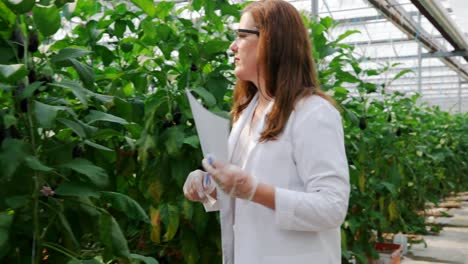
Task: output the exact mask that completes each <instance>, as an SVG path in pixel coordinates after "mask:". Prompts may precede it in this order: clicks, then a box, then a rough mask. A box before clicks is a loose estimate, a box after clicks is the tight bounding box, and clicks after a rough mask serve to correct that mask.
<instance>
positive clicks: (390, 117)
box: [387, 114, 392, 123]
mask: <svg viewBox="0 0 468 264" xmlns="http://www.w3.org/2000/svg"><path fill="white" fill-rule="evenodd" d="M387 122H388V123H390V122H392V114H388V117H387Z"/></svg>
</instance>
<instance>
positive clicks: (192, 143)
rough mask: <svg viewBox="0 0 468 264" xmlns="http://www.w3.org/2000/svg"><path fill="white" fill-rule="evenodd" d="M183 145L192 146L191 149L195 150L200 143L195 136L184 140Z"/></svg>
mask: <svg viewBox="0 0 468 264" xmlns="http://www.w3.org/2000/svg"><path fill="white" fill-rule="evenodd" d="M183 143H184V144H188V145H190V146H192V147H193V148H196V149H198V148H199V147H200V141H199V139H198V136H197V135H193V136H190V137H186V138H184V141H183Z"/></svg>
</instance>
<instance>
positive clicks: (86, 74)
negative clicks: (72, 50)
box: [69, 59, 94, 87]
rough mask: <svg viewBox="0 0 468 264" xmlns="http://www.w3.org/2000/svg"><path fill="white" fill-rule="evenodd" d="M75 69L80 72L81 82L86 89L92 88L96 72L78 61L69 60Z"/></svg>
mask: <svg viewBox="0 0 468 264" xmlns="http://www.w3.org/2000/svg"><path fill="white" fill-rule="evenodd" d="M69 60H70V62H71V63H72V65H73V68H75V70H76V71H77V72H78V75H79V76H80V79H81V81H83V83H84V85H85V86H86V87H92V86H93V83H94V70H93V68H91V67H90V66H88V65H86V64H84V63H82V62H79V61H77V60H76V59H69Z"/></svg>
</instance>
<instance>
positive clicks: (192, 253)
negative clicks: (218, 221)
mask: <svg viewBox="0 0 468 264" xmlns="http://www.w3.org/2000/svg"><path fill="white" fill-rule="evenodd" d="M181 236H182V243H181V244H182V254H183V255H184V259H185V263H188V264H196V263H198V259H199V258H200V252H199V249H198V241H197V236H196V235H195V234H194V233H193V232H192V231H191V230H190V229H188V228H185V229H184V230H183V232H182V235H181Z"/></svg>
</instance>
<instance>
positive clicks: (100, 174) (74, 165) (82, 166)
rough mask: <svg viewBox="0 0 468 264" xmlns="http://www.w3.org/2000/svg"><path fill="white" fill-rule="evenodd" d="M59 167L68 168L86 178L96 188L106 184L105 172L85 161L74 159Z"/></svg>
mask: <svg viewBox="0 0 468 264" xmlns="http://www.w3.org/2000/svg"><path fill="white" fill-rule="evenodd" d="M61 167H65V168H70V169H72V170H74V171H76V172H78V173H81V174H82V175H85V176H87V179H88V180H89V181H91V182H92V183H94V184H95V185H96V186H98V187H103V186H105V185H106V184H107V182H108V176H107V173H106V171H105V170H104V169H103V168H101V167H98V166H96V165H94V164H93V163H92V162H91V161H89V160H86V159H82V158H78V159H74V160H72V161H70V162H68V163H65V164H63V165H61Z"/></svg>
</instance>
